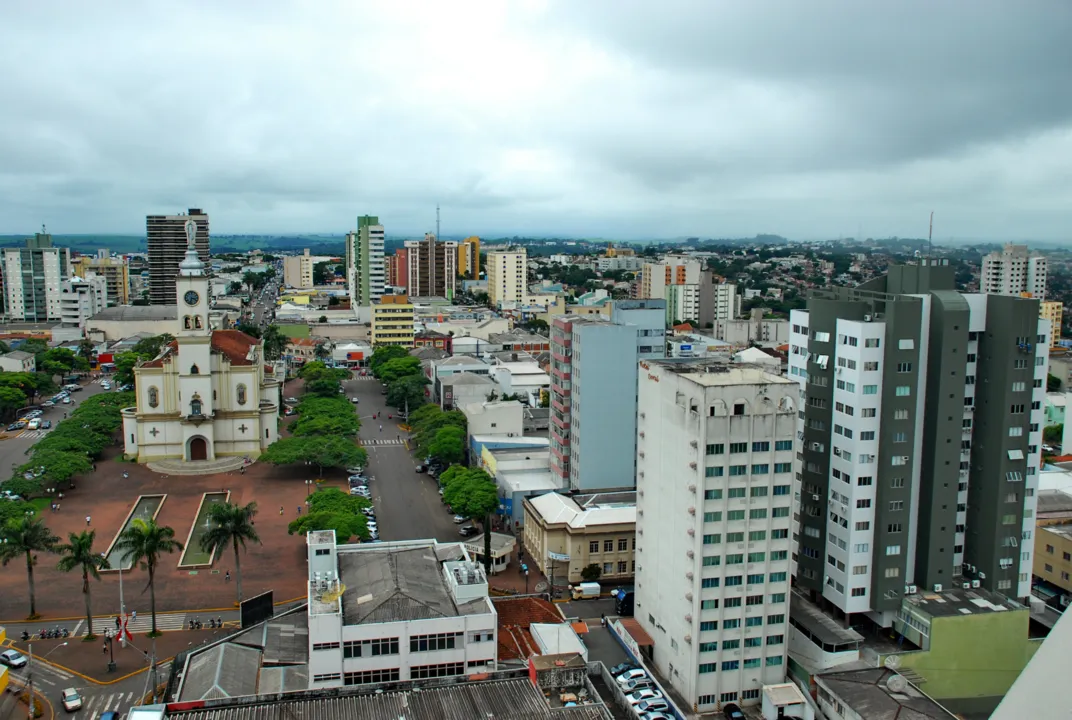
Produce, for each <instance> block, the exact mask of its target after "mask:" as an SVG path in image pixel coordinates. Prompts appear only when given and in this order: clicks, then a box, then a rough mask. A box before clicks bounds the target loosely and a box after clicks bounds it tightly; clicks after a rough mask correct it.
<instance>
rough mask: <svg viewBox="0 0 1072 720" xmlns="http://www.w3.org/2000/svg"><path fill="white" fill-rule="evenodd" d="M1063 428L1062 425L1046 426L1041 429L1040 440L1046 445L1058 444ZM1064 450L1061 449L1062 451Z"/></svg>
mask: <svg viewBox="0 0 1072 720" xmlns="http://www.w3.org/2000/svg"><path fill="white" fill-rule="evenodd" d="M1064 432H1065V426H1064V423H1061V424H1060V425H1047V426H1046V427H1044V428H1043V429H1042V439H1043V440H1045V441H1046V442H1048V443H1059V442H1061V437H1062V436H1063V435H1064ZM1063 449H1064V448H1062V450H1063Z"/></svg>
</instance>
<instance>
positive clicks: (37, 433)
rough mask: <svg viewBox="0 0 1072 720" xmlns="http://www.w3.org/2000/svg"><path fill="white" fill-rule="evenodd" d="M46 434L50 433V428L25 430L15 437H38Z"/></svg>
mask: <svg viewBox="0 0 1072 720" xmlns="http://www.w3.org/2000/svg"><path fill="white" fill-rule="evenodd" d="M45 435H48V430H23V431H22V432H20V433H19V434H18V435H16V436H15V437H20V438H31V439H37V438H43V437H44V436H45Z"/></svg>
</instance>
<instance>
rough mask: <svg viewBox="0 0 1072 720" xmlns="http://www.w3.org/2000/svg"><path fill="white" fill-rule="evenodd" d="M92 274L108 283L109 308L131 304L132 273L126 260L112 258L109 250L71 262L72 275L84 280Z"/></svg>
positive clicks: (99, 251)
mask: <svg viewBox="0 0 1072 720" xmlns="http://www.w3.org/2000/svg"><path fill="white" fill-rule="evenodd" d="M90 273H93V274H95V275H98V276H100V277H102V278H104V279H105V281H106V282H107V284H108V307H115V306H116V305H129V304H130V272H129V269H128V268H127V263H126V260H125V259H124V258H122V257H112V256H111V255H110V254H109V253H108V251H107V250H98V251H97V255H96V257H91V256H89V255H83V256H82V257H80V258H78V259H77V260H74V261H72V262H71V275H77V276H78V277H82V278H84V277H86V276H88V275H89V274H90Z"/></svg>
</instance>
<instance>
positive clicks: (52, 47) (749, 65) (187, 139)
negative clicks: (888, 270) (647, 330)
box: [0, 0, 1072, 240]
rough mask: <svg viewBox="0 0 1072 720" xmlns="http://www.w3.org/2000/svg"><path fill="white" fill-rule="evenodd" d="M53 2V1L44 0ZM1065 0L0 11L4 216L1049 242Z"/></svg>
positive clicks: (257, 228)
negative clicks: (205, 216) (931, 231)
mask: <svg viewBox="0 0 1072 720" xmlns="http://www.w3.org/2000/svg"><path fill="white" fill-rule="evenodd" d="M57 8H62V10H58V9H57ZM1070 38H1072V3H1069V2H1067V0H1021V1H1018V2H1007V1H1001V2H998V1H996V0H992V1H991V0H972V1H971V2H969V1H968V0H953V1H951V2H940V3H934V2H907V1H905V0H897V1H896V2H892V1H881V2H857V1H855V0H853V1H850V0H845V1H844V2H821V1H816V0H811V1H808V2H800V1H799V0H784V1H780V2H779V1H773V0H772V1H769V2H755V1H754V0H749V1H748V2H737V1H732V2H731V1H730V0H693V1H684V0H657V1H656V0H644V1H641V0H635V1H630V0H606V1H603V0H562V1H561V2H558V1H554V0H550V1H544V0H516V1H514V2H506V1H505V0H497V1H489V2H476V1H474V2H468V1H466V0H449V1H443V0H439V1H437V2H409V1H406V0H391V1H390V2H381V1H377V2H361V1H358V0H349V1H346V0H338V1H337V2H329V1H327V0H316V1H315V2H313V1H306V2H298V1H295V2H283V1H282V0H280V1H275V0H257V1H253V0H248V1H246V0H228V1H227V2H209V1H207V0H206V1H205V2H184V3H177V2H162V1H161V2H152V1H149V2H133V1H131V2H118V1H117V2H104V3H71V2H68V3H54V2H38V1H32V2H31V1H24V2H23V1H16V0H7V1H6V2H4V3H2V4H0V63H2V65H0V67H2V72H0V99H2V107H3V112H2V114H0V233H29V232H32V231H33V230H34V229H35V228H36V227H37V226H39V225H40V224H41V223H47V224H48V225H49V227H50V229H51V230H52V231H53V232H57V233H96V232H121V233H128V232H129V233H140V232H144V227H145V215H146V214H155V213H170V212H175V211H179V210H181V209H184V208H186V207H203V208H205V209H206V210H207V211H208V212H209V214H210V215H211V218H212V229H213V231H214V233H256V232H268V233H270V232H339V233H341V232H345V231H346V230H348V229H351V228H353V227H354V225H355V216H357V215H358V214H363V213H369V214H376V215H379V216H380V219H381V221H382V222H383V223H384V224H385V225H386V226H387V232H388V234H389V235H398V234H419V233H421V232H424V231H426V230H433V229H434V226H435V205H436V203H437V202H438V203H440V204H441V205H442V208H443V209H442V212H443V232H444V234H451V235H454V234H460V233H466V234H468V233H476V234H482V235H487V236H496V235H501V234H515V233H517V234H523V233H530V234H562V235H571V236H598V237H610V238H622V239H633V238H664V237H676V236H688V235H699V236H704V237H732V236H751V235H753V234H756V233H762V232H771V233H779V234H782V235H786V236H789V237H793V238H801V239H803V238H826V237H836V236H840V235H856V234H857V233H858V232H861V231H862V232H863V233H864V234H865V235H869V236H886V235H900V236H920V235H925V234H926V231H927V219H928V215H929V213H930V211H931V210H935V211H936V220H935V235H936V239H939V240H941V239H946V238H951V237H953V238H989V239H1020V238H1023V239H1040V240H1041V239H1045V240H1064V239H1067V238H1068V237H1069V231H1070V228H1072V222H1070V220H1072V40H1070Z"/></svg>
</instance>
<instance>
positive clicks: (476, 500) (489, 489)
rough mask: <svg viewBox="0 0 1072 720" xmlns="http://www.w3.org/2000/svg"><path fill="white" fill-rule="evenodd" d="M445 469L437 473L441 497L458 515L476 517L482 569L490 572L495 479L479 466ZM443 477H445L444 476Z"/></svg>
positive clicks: (495, 489)
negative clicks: (481, 540) (480, 535)
mask: <svg viewBox="0 0 1072 720" xmlns="http://www.w3.org/2000/svg"><path fill="white" fill-rule="evenodd" d="M452 470H454V468H448V470H447V471H446V472H444V473H443V475H442V476H440V481H441V482H443V483H444V485H443V500H444V501H445V502H446V503H447V504H448V505H450V507H451V509H452V510H454V512H455V513H456V514H458V515H461V516H462V517H464V518H467V519H469V520H478V519H479V520H480V522H481V525H483V528H484V571H485V572H486V573H488V575H489V576H490V575H491V514H492V513H493V512H495V511H496V510H497V509H498V508H499V491H498V488H497V487H496V486H495V481H494V480H492V479H491V477H490V476H489V475H488V474H487V473H486V472H484V471H483V470H479V469H472V470H470V469H468V468H462V467H460V466H458V470H456V471H454V472H453V473H451V474H450V475H449V476H447V473H448V472H450V471H452ZM444 478H445V479H444Z"/></svg>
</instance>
